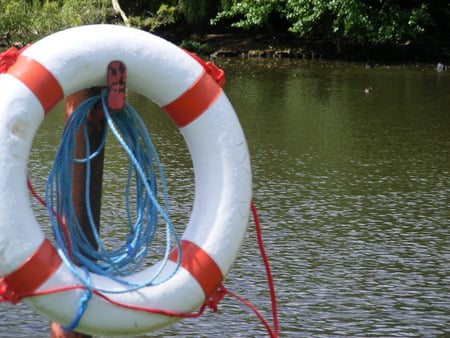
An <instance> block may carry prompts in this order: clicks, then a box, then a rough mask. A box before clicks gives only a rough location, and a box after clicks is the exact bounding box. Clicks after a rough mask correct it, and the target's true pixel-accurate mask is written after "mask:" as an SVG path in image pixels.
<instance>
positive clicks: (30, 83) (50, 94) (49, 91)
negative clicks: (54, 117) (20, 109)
mask: <svg viewBox="0 0 450 338" xmlns="http://www.w3.org/2000/svg"><path fill="white" fill-rule="evenodd" d="M8 74H10V75H12V76H14V77H16V78H17V79H18V80H20V81H21V82H22V83H23V84H24V85H25V86H27V87H28V88H29V89H30V90H31V91H32V92H33V94H34V95H35V96H36V97H37V98H38V100H39V101H40V102H41V105H42V107H43V109H44V112H45V115H47V113H48V112H49V111H50V110H52V109H53V107H55V106H56V105H57V104H58V102H59V101H61V100H62V99H63V98H64V92H63V89H62V88H61V85H60V84H59V82H58V80H56V78H55V77H54V76H53V74H52V73H50V72H49V71H48V69H47V68H45V67H44V66H43V65H41V64H40V63H39V62H37V61H35V60H33V59H32V58H30V57H27V56H23V55H20V56H19V57H18V59H17V61H16V62H15V63H14V65H12V66H11V68H9V70H8Z"/></svg>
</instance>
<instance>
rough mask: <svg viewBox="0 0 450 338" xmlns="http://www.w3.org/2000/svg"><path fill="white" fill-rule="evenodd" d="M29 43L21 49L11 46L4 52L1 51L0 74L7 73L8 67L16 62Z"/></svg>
mask: <svg viewBox="0 0 450 338" xmlns="http://www.w3.org/2000/svg"><path fill="white" fill-rule="evenodd" d="M28 46H29V45H26V46H25V47H23V48H21V49H17V48H16V47H11V48H9V49H8V50H6V51H5V52H3V53H0V74H2V73H6V72H7V71H8V69H9V68H10V67H11V66H12V65H13V64H15V63H16V61H17V58H18V57H19V55H20V54H21V53H22V52H23V51H24V50H25V49H26V48H28Z"/></svg>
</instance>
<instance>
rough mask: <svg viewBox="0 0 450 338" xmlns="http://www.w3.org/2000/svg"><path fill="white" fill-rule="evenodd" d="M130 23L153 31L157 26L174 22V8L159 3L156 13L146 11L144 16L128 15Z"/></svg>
mask: <svg viewBox="0 0 450 338" xmlns="http://www.w3.org/2000/svg"><path fill="white" fill-rule="evenodd" d="M129 19H130V23H131V24H132V25H133V26H135V27H138V28H148V30H149V31H154V30H155V29H157V28H160V27H163V26H166V25H170V24H173V23H175V22H176V8H175V7H174V6H169V5H167V4H161V6H160V7H159V9H158V10H157V11H156V14H153V13H151V12H147V13H146V16H132V17H129Z"/></svg>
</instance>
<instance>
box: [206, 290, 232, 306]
mask: <svg viewBox="0 0 450 338" xmlns="http://www.w3.org/2000/svg"><path fill="white" fill-rule="evenodd" d="M227 293H228V290H227V289H226V288H225V286H223V285H222V284H221V285H219V286H218V287H217V289H216V290H215V291H214V293H212V294H211V295H210V296H209V297H208V300H207V301H206V306H207V307H209V308H210V309H211V310H212V312H217V311H218V309H219V303H220V302H221V300H222V299H223V298H224V297H225V296H226V295H227Z"/></svg>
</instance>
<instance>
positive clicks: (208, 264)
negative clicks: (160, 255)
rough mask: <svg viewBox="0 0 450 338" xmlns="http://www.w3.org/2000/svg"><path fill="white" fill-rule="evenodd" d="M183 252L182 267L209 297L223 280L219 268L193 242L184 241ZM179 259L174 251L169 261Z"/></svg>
mask: <svg viewBox="0 0 450 338" xmlns="http://www.w3.org/2000/svg"><path fill="white" fill-rule="evenodd" d="M181 252H182V255H181V266H182V267H183V268H184V269H186V270H188V271H189V273H190V274H191V275H192V277H194V278H195V280H196V281H197V282H198V283H199V284H200V286H201V288H202V289H203V292H204V294H205V297H209V296H210V295H211V294H213V293H214V292H215V291H216V289H217V287H218V286H219V285H220V283H221V282H222V280H223V275H222V271H221V270H220V268H219V266H218V265H217V263H216V262H215V261H214V260H213V259H212V258H211V256H209V255H208V254H207V253H206V252H205V251H204V250H203V249H202V248H201V247H199V246H198V245H196V244H194V243H192V242H189V241H186V240H182V241H181ZM177 258H178V251H177V250H173V251H172V252H171V253H170V255H169V259H170V260H171V261H173V262H176V261H177Z"/></svg>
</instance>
